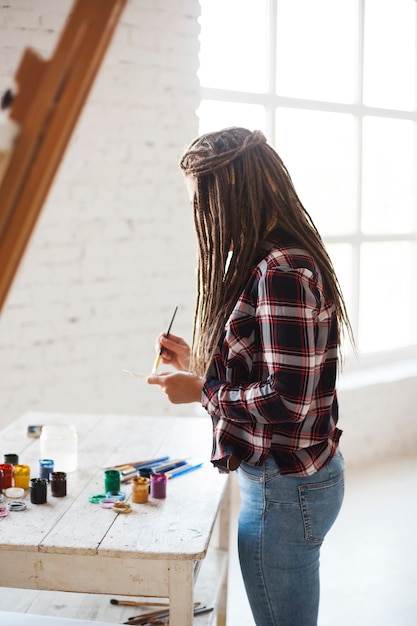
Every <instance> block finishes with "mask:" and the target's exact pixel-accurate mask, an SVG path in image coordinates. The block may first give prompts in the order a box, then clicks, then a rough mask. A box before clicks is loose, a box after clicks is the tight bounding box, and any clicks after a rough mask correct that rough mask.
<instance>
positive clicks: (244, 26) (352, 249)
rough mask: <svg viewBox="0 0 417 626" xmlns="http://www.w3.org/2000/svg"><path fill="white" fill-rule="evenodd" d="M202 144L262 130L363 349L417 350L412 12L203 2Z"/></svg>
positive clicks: (275, 1)
mask: <svg viewBox="0 0 417 626" xmlns="http://www.w3.org/2000/svg"><path fill="white" fill-rule="evenodd" d="M200 3H201V36H200V41H201V54H200V71H199V77H200V82H201V89H202V101H201V105H200V108H199V111H198V114H199V118H200V132H206V131H208V130H215V129H218V128H221V127H225V126H230V125H241V126H246V127H248V128H250V129H255V128H259V129H260V130H263V131H264V132H265V134H266V136H267V138H268V141H269V143H271V145H273V146H274V147H275V148H276V150H277V151H278V153H279V154H280V156H281V157H282V158H283V160H284V162H285V163H286V165H287V167H288V169H289V171H290V173H291V176H292V178H293V181H294V183H295V186H296V188H297V191H298V193H299V195H300V197H301V199H302V201H303V203H304V205H305V206H306V208H307V210H308V211H309V213H310V214H311V216H312V218H313V220H314V221H315V223H316V225H317V227H318V228H319V230H320V232H321V234H322V235H323V237H324V239H325V241H326V245H327V247H328V250H329V253H330V255H331V257H332V260H333V263H334V265H335V268H336V271H337V273H338V276H339V279H340V282H341V285H342V289H343V292H344V295H345V299H346V302H347V305H348V308H349V313H350V316H351V320H352V323H353V326H354V330H355V335H356V338H357V341H358V346H359V350H360V352H362V353H378V352H381V351H386V350H393V349H401V348H404V347H408V346H412V345H416V344H417V324H416V322H415V320H416V319H417V167H416V165H417V163H416V161H417V156H416V155H417V149H416V148H417V132H416V130H417V128H416V122H417V108H416V93H417V84H416V78H415V74H416V50H417V37H416V19H417V15H416V13H417V11H416V8H417V3H416V2H415V0H338V2H335V1H334V0H314V1H313V0H226V1H225V0H200Z"/></svg>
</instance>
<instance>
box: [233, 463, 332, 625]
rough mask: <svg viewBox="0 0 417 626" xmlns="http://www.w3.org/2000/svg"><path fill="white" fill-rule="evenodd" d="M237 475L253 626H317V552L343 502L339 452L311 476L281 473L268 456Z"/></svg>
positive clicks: (241, 554) (244, 465) (244, 569)
mask: <svg viewBox="0 0 417 626" xmlns="http://www.w3.org/2000/svg"><path fill="white" fill-rule="evenodd" d="M237 474H238V480H239V486H240V497H241V509H240V515H239V530H238V546H239V559H240V567H241V570H242V576H243V580H244V583H245V588H246V592H247V595H248V599H249V603H250V606H251V609H252V613H253V616H254V619H255V622H256V624H257V626H316V625H317V616H318V608H319V595H320V582H319V557H320V548H321V544H322V543H323V539H324V537H325V535H326V533H327V532H328V530H329V529H330V528H331V526H332V525H333V523H334V521H335V519H336V517H337V515H338V513H339V511H340V507H341V505H342V501H343V494H344V461H343V457H342V455H341V453H340V452H339V451H338V452H337V453H336V454H335V456H334V457H333V459H332V460H331V461H330V462H329V463H328V464H327V465H326V466H325V467H324V468H322V469H321V470H320V471H318V472H316V473H315V474H314V475H313V476H308V477H302V476H285V475H281V474H280V471H279V468H278V466H277V464H276V462H275V461H274V459H273V457H272V455H269V456H268V458H267V460H266V462H265V464H264V465H263V466H261V467H252V466H251V465H248V464H247V463H242V464H241V466H240V467H239V469H238V471H237Z"/></svg>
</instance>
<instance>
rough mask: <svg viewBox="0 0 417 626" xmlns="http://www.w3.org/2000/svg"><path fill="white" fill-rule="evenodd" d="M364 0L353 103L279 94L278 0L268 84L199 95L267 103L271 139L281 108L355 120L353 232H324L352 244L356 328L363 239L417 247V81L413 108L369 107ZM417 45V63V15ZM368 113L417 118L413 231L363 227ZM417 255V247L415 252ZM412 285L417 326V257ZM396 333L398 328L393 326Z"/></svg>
mask: <svg viewBox="0 0 417 626" xmlns="http://www.w3.org/2000/svg"><path fill="white" fill-rule="evenodd" d="M365 2H366V0H356V3H357V20H358V40H357V64H356V76H355V99H354V102H353V103H351V104H343V103H335V102H323V101H318V100H309V99H301V98H290V97H283V96H280V95H277V93H276V58H277V54H276V50H277V33H276V28H275V25H276V22H277V8H278V3H279V0H268V4H269V6H268V11H269V15H268V24H269V33H268V40H269V41H268V44H269V45H268V46H267V48H268V60H267V63H268V65H267V66H268V70H269V71H268V77H267V88H266V90H265V92H263V93H251V92H245V91H234V90H225V89H215V88H209V87H204V86H201V99H202V100H214V101H220V102H222V101H223V102H228V103H242V104H255V105H260V106H262V107H264V109H265V119H266V127H265V130H266V134H267V136H268V138H269V140H270V141H271V143H273V141H274V138H275V137H276V110H277V109H278V108H279V107H285V108H293V109H304V110H310V111H311V110H316V111H322V112H329V113H347V114H349V115H351V116H353V117H354V119H355V133H356V138H355V139H356V140H355V150H356V176H357V183H358V184H357V199H356V209H357V210H356V223H355V228H354V230H353V231H352V232H351V233H348V234H343V235H334V236H332V235H330V236H325V237H324V239H325V242H326V244H339V243H348V244H350V245H351V246H352V251H353V255H352V256H353V268H352V278H353V281H352V282H353V293H352V301H351V307H350V315H351V322H352V326H353V329H354V332H356V333H357V331H358V324H359V284H360V283H359V274H360V250H361V245H362V244H363V243H365V242H371V243H372V242H387V243H389V242H399V241H407V242H413V243H414V251H416V250H417V80H416V90H415V91H416V92H415V101H414V110H412V111H402V110H393V109H385V108H378V107H372V106H366V105H364V104H363V67H364V22H365V17H364V16H365ZM415 29H416V38H415V41H416V45H415V58H416V65H415V66H416V68H417V19H416V25H415ZM365 116H377V117H383V118H393V119H397V120H410V121H412V122H414V128H415V131H414V172H415V173H416V174H415V178H414V207H413V208H414V222H413V231H412V232H410V233H407V234H383V235H382V234H381V235H379V234H378V235H372V234H365V233H363V232H361V228H360V224H361V169H362V125H363V119H364V117H365ZM414 255H415V257H417V254H416V252H414ZM413 284H414V285H415V289H414V295H413V304H412V307H413V311H412V312H413V319H415V320H416V326H417V258H415V259H414V264H413ZM393 332H394V329H393ZM414 341H415V343H413V344H411V345H409V346H407V347H406V348H401V349H397V350H389V351H387V350H384V351H378V352H375V353H367V354H364V355H360V360H361V363H362V364H363V365H365V366H367V365H369V366H374V365H381V364H387V363H393V362H394V361H397V360H398V359H404V358H405V359H407V360H409V359H416V358H417V342H416V341H417V338H415V339H414ZM351 366H352V367H354V368H356V367H357V356H356V357H355V356H354V357H352V359H349V360H348V362H347V364H346V369H347V370H349V369H350V367H351ZM412 367H413V369H414V367H415V363H413V365H412Z"/></svg>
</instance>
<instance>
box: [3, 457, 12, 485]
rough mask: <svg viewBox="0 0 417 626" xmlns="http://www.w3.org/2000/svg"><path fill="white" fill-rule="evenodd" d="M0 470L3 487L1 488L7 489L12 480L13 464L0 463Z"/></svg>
mask: <svg viewBox="0 0 417 626" xmlns="http://www.w3.org/2000/svg"><path fill="white" fill-rule="evenodd" d="M0 470H2V472H3V487H2V489H8V488H9V487H11V486H12V482H13V465H11V464H10V463H3V465H0Z"/></svg>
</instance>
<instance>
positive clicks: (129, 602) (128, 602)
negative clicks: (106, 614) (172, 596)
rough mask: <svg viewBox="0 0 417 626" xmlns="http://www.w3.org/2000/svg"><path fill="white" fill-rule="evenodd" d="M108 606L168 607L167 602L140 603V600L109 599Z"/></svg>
mask: <svg viewBox="0 0 417 626" xmlns="http://www.w3.org/2000/svg"><path fill="white" fill-rule="evenodd" d="M110 604H117V605H119V606H165V607H166V606H168V604H169V600H166V602H142V601H140V600H116V598H111V600H110Z"/></svg>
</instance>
